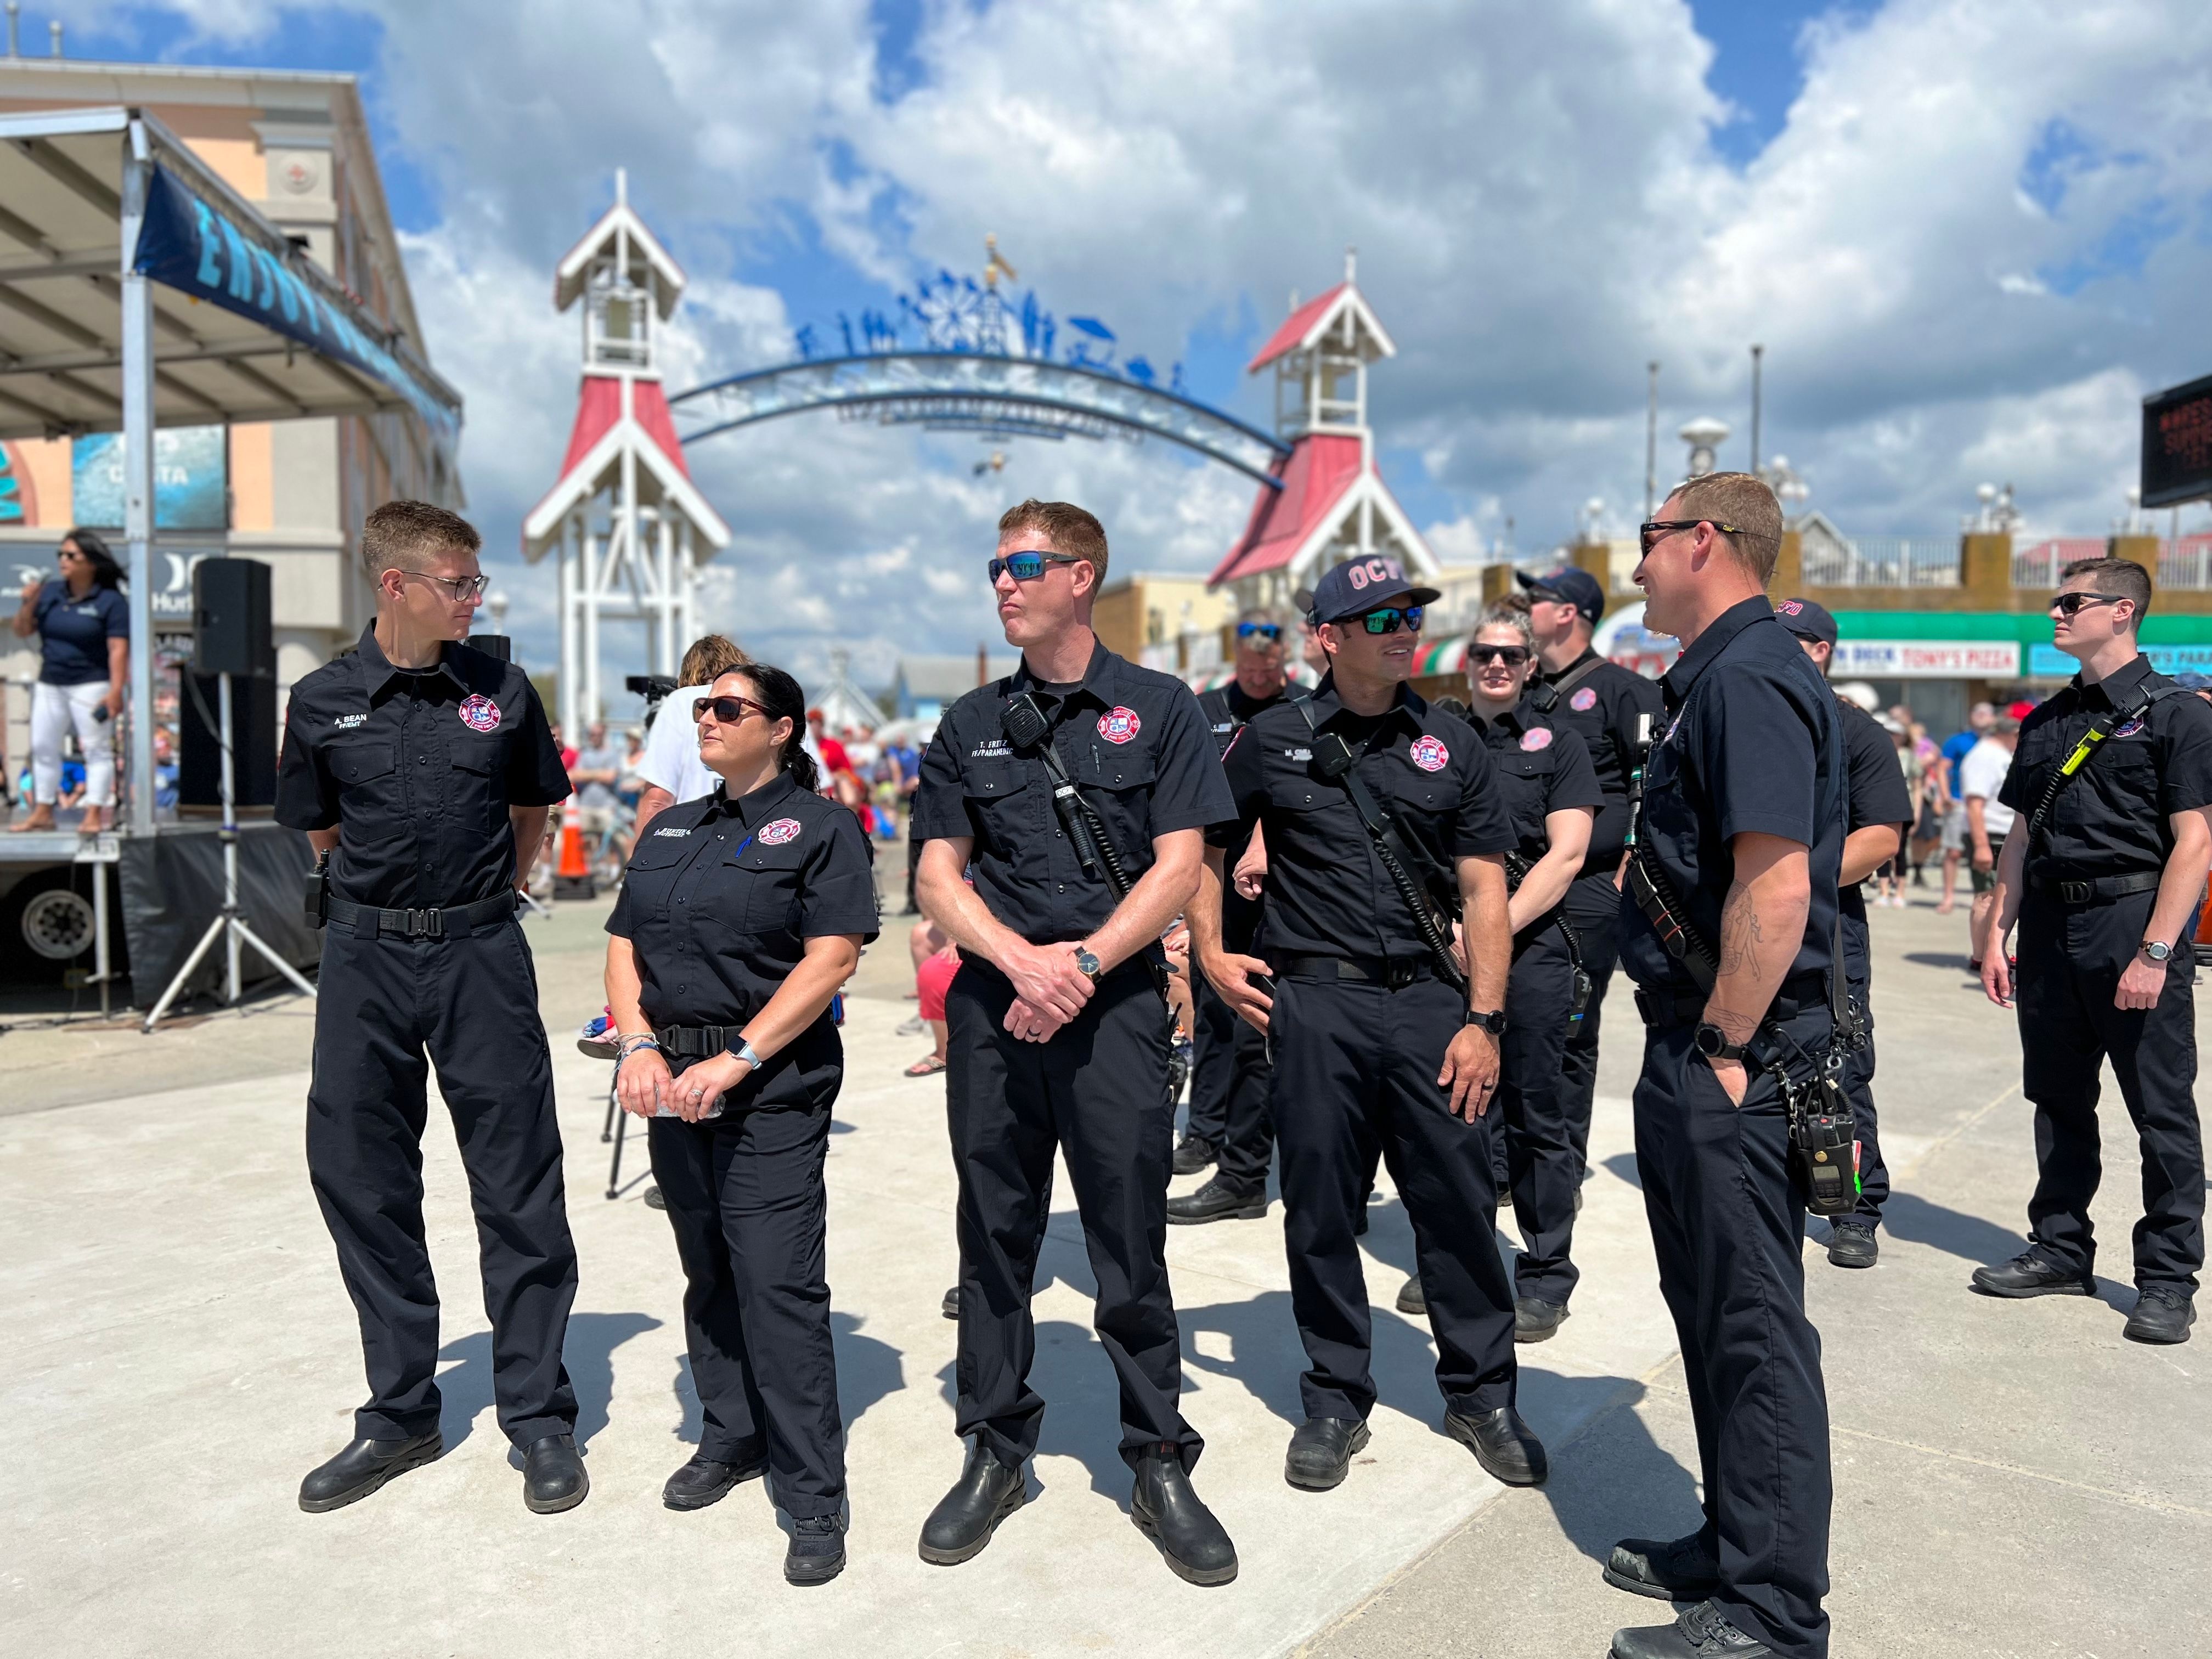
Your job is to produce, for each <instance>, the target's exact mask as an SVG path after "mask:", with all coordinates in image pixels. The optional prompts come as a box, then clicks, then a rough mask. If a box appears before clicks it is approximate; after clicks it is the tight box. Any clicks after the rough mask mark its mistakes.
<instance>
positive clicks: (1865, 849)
mask: <svg viewBox="0 0 2212 1659" xmlns="http://www.w3.org/2000/svg"><path fill="white" fill-rule="evenodd" d="M1904 842H1905V837H1904V836H1903V835H1902V834H1901V833H1900V832H1899V829H1898V826H1897V825H1895V824H1893V823H1869V825H1867V826H1866V828H1865V829H1854V830H1852V831H1851V833H1850V835H1848V836H1844V868H1843V873H1842V874H1841V875H1839V876H1838V878H1837V879H1836V884H1837V885H1838V886H1839V887H1856V886H1857V885H1858V884H1860V883H1861V882H1863V881H1864V880H1865V879H1866V878H1868V877H1869V876H1870V875H1872V874H1873V873H1874V872H1875V871H1877V870H1879V869H1881V866H1883V865H1885V864H1887V863H1888V862H1889V861H1890V860H1892V859H1893V858H1895V857H1896V856H1897V849H1898V848H1899V847H1901V846H1903V845H1904Z"/></svg>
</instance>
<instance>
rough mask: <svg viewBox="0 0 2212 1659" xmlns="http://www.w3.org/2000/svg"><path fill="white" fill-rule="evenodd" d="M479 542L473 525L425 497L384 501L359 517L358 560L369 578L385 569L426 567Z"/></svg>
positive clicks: (473, 548)
mask: <svg viewBox="0 0 2212 1659" xmlns="http://www.w3.org/2000/svg"><path fill="white" fill-rule="evenodd" d="M482 546H483V537H481V536H479V535H477V530H476V526H474V525H472V524H471V523H470V522H469V521H468V520H466V519H464V518H463V517H461V515H460V514H459V513H448V512H447V511H446V509H445V508H444V507H433V506H431V505H430V503H429V502H428V501H386V502H385V504H384V505H383V506H382V507H378V508H376V509H375V510H374V511H373V512H372V513H369V515H368V518H367V519H365V520H362V526H361V562H362V565H363V566H364V567H365V568H367V569H368V574H369V575H370V577H371V578H372V579H374V578H375V577H377V576H380V575H381V574H384V572H386V571H387V570H417V571H420V570H428V568H430V567H431V566H432V565H433V564H435V563H436V562H438V559H439V556H441V555H442V554H447V553H474V552H476V551H477V550H478V549H479V548H481V547H482Z"/></svg>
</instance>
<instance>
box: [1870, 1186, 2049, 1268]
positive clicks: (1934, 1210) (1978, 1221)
mask: <svg viewBox="0 0 2212 1659" xmlns="http://www.w3.org/2000/svg"><path fill="white" fill-rule="evenodd" d="M1881 1225H1883V1226H1885V1227H1887V1228H1888V1229H1889V1231H1890V1234H1891V1236H1892V1237H1895V1238H1900V1239H1903V1240H1904V1241H1905V1243H1910V1244H1926V1245H1929V1247H1931V1248H1933V1249H1938V1250H1942V1251H1946V1252H1948V1254H1950V1255H1955V1256H1957V1257H1959V1258H1960V1260H1962V1261H1971V1262H1972V1263H1973V1264H1974V1265H1975V1266H1976V1267H1995V1266H1996V1265H1997V1263H1999V1262H2000V1261H2011V1260H2012V1259H2013V1257H2015V1256H2016V1255H2019V1254H2020V1253H2021V1251H2022V1250H2024V1249H2027V1239H2026V1237H2023V1236H2022V1235H2021V1234H2020V1233H2017V1232H2013V1231H2008V1230H2007V1229H2006V1228H2003V1227H2000V1226H1998V1225H1996V1223H1995V1222H1994V1221H1985V1220H1984V1219H1983V1218H1981V1217H1979V1216H1975V1215H1966V1214H1965V1213H1963V1212H1960V1211H1958V1210H1952V1209H1946V1208H1945V1207H1944V1206H1942V1205H1941V1204H1931V1203H1929V1201H1928V1200H1926V1199H1924V1198H1922V1197H1919V1196H1918V1195H1917V1194H1912V1193H1908V1192H1901V1191H1899V1190H1897V1189H1895V1188H1892V1189H1891V1192H1890V1194H1889V1200H1888V1201H1887V1203H1885V1204H1884V1205H1883V1206H1881Z"/></svg>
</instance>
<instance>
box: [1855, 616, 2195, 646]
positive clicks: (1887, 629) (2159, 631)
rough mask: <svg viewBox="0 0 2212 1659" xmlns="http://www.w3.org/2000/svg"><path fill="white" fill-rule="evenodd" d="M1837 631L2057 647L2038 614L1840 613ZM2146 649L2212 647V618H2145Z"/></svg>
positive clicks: (1858, 635)
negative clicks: (2015, 642)
mask: <svg viewBox="0 0 2212 1659" xmlns="http://www.w3.org/2000/svg"><path fill="white" fill-rule="evenodd" d="M1835 616H1836V630H1837V632H1838V633H1839V634H1840V635H1842V636H1843V637H1844V639H1847V640H2014V641H2018V642H2019V643H2020V644H2021V645H2048V644H2050V643H2051V617H2050V616H2049V615H2048V614H2047V613H2045V612H2042V611H1837V612H1836V613H1835ZM2142 637H2143V643H2144V644H2146V645H2212V616H2170V617H2162V616H2160V614H2159V613H2158V611H2156V609H2153V610H2152V611H2151V613H2150V615H2149V616H2148V617H2144V618H2143V625H2142Z"/></svg>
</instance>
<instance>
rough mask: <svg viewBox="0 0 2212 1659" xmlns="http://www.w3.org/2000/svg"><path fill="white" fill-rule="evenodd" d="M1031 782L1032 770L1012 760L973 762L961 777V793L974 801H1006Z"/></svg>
mask: <svg viewBox="0 0 2212 1659" xmlns="http://www.w3.org/2000/svg"><path fill="white" fill-rule="evenodd" d="M1029 781H1030V769H1029V768H1028V767H1027V766H1025V765H1023V764H1021V763H1018V762H1016V761H1014V760H1012V759H1011V758H1010V759H1006V760H981V761H971V762H969V764H968V766H967V768H966V769H964V770H963V772H962V773H961V775H960V791H961V793H963V794H964V795H966V796H968V797H969V799H972V800H1004V799H1006V798H1007V797H1008V796H1009V795H1014V794H1018V793H1020V792H1021V791H1022V790H1023V789H1024V788H1026V787H1028V786H1029Z"/></svg>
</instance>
